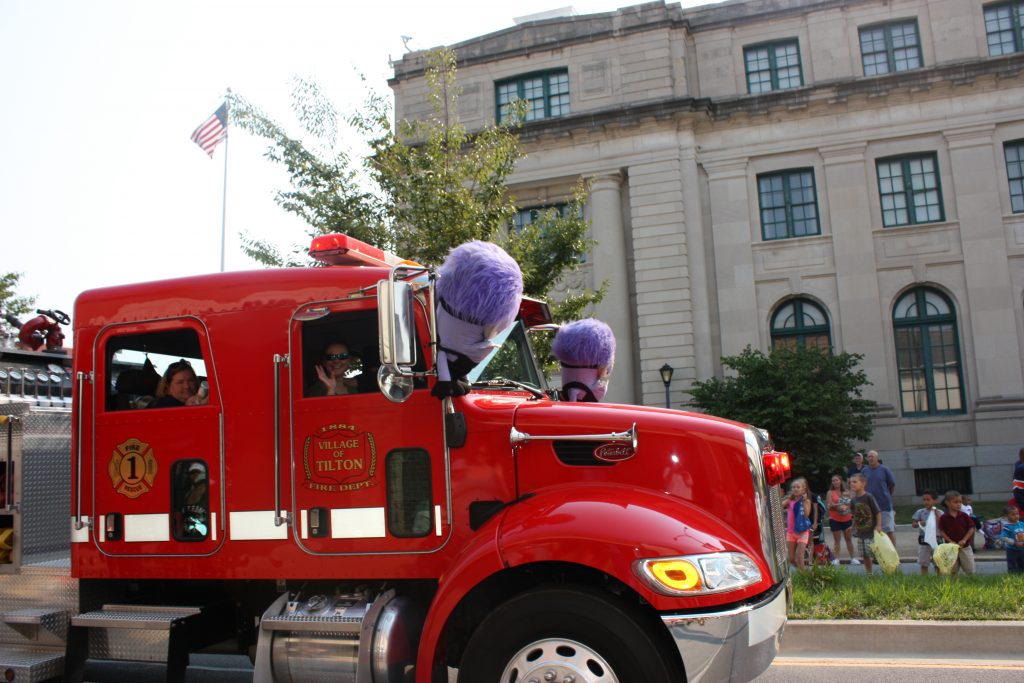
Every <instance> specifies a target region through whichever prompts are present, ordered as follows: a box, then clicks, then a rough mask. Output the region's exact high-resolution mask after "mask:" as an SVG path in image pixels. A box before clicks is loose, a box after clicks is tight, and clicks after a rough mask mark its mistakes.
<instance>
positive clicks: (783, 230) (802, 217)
mask: <svg viewBox="0 0 1024 683" xmlns="http://www.w3.org/2000/svg"><path fill="white" fill-rule="evenodd" d="M757 196H758V199H759V201H760V203H761V234H762V236H763V237H764V239H766V240H778V239H784V238H787V237H805V236H807V235H818V234H820V233H821V226H820V225H819V223H818V198H817V193H816V191H815V188H814V171H813V170H812V169H801V170H797V171H785V172H782V173H766V174H763V175H759V176H758V177H757Z"/></svg>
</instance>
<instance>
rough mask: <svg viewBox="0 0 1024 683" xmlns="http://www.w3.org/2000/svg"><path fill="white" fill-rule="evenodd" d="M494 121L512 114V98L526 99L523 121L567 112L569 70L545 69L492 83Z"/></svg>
mask: <svg viewBox="0 0 1024 683" xmlns="http://www.w3.org/2000/svg"><path fill="white" fill-rule="evenodd" d="M494 95H495V99H496V101H497V108H498V122H499V123H505V122H506V121H509V120H510V119H511V118H512V115H513V113H514V111H515V107H514V103H515V102H516V100H524V101H525V102H526V116H525V117H524V119H523V120H524V121H538V120H540V119H549V118H554V117H556V116H566V115H567V114H569V72H568V71H567V70H565V69H562V70H560V71H548V72H545V73H540V74H530V75H528V76H518V77H516V78H510V79H508V80H505V81H498V82H497V83H495V84H494Z"/></svg>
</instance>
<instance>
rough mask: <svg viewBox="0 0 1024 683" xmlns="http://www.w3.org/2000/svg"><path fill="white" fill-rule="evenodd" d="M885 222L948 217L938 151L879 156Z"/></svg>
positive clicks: (929, 220) (879, 190)
mask: <svg viewBox="0 0 1024 683" xmlns="http://www.w3.org/2000/svg"><path fill="white" fill-rule="evenodd" d="M878 192H879V195H880V196H881V200H882V224H883V225H884V226H885V227H887V228H891V227H893V226H897V225H916V224H918V223H934V222H936V221H941V220H944V219H945V213H944V212H943V209H942V188H941V187H940V185H939V163H938V160H937V159H936V156H935V155H934V154H924V155H921V156H912V157H899V158H890V159H879V160H878Z"/></svg>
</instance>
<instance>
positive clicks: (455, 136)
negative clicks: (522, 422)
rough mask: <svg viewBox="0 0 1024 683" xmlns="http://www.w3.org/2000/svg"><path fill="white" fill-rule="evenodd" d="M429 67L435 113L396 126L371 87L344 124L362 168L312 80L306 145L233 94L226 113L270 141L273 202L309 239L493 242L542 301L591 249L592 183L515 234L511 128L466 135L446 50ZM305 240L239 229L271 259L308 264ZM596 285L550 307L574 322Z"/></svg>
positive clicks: (405, 250)
mask: <svg viewBox="0 0 1024 683" xmlns="http://www.w3.org/2000/svg"><path fill="white" fill-rule="evenodd" d="M425 74H426V82H427V85H428V92H429V99H430V104H431V107H432V109H431V115H430V116H428V117H426V118H425V119H424V120H419V121H406V120H402V121H399V122H398V123H397V124H395V125H392V123H391V121H392V112H391V107H390V105H389V104H388V102H387V100H386V99H385V98H383V97H381V96H380V95H378V94H374V93H371V94H370V95H369V97H368V99H367V103H366V106H365V108H364V110H362V111H360V112H356V113H354V114H352V115H351V116H349V117H348V118H347V119H346V120H345V122H344V123H346V124H347V125H349V126H351V127H352V128H354V129H355V130H356V131H357V132H358V133H359V134H360V135H361V136H362V137H363V139H364V140H365V141H366V143H367V145H368V148H369V154H367V155H366V156H365V158H364V159H363V160H362V163H361V164H360V165H357V164H355V163H354V162H353V160H352V157H351V155H349V154H348V153H347V152H346V151H344V150H342V149H340V148H339V142H338V141H339V119H340V117H339V115H338V112H337V110H336V108H335V107H334V106H333V105H332V104H331V103H330V102H329V101H328V100H327V98H326V97H325V96H324V95H323V93H322V91H321V90H320V89H319V87H317V86H316V84H313V83H310V82H308V81H305V80H302V79H296V80H295V87H294V91H293V96H292V109H293V111H294V113H295V115H296V117H297V118H298V120H299V122H300V124H301V125H302V128H303V130H304V131H305V133H306V134H307V137H308V138H310V139H311V140H312V142H309V143H307V142H304V141H303V140H300V139H299V138H297V137H293V136H290V135H289V134H287V133H286V132H285V130H284V128H283V127H282V126H281V125H279V124H278V123H276V122H275V121H273V120H272V119H271V118H269V117H268V116H267V115H266V114H264V113H263V112H261V111H260V110H259V109H258V108H257V107H256V106H254V105H253V104H252V103H250V102H249V101H247V100H246V99H245V98H244V97H242V96H241V95H238V94H234V93H232V94H230V95H229V102H230V105H229V106H230V111H231V121H232V124H233V125H235V126H237V127H239V128H242V129H244V130H246V131H248V132H250V133H252V134H254V135H257V136H259V137H261V138H264V139H266V140H267V141H268V142H269V143H270V146H269V147H268V149H267V151H266V154H265V156H266V157H267V158H268V159H269V160H271V161H273V162H275V163H279V164H282V165H283V166H284V167H285V168H286V170H287V172H288V174H289V179H290V184H291V187H290V188H289V189H288V190H284V191H281V192H279V193H278V194H277V195H276V197H275V200H276V201H277V203H278V204H279V205H280V206H281V207H282V208H283V209H285V210H286V211H289V212H291V213H294V214H295V215H297V216H299V217H300V218H302V219H303V220H304V221H305V222H306V223H307V224H308V225H309V229H308V230H307V237H308V238H312V237H314V236H316V235H319V234H325V233H329V232H344V233H347V234H349V235H352V236H353V237H356V238H358V239H361V240H364V241H366V242H369V243H371V244H374V245H376V246H378V247H381V248H383V249H387V250H389V251H394V252H395V253H398V254H401V255H402V256H404V257H406V258H411V259H414V260H416V261H419V262H420V263H423V264H425V265H429V266H436V265H439V264H440V263H441V262H442V261H443V260H444V258H445V256H446V255H447V253H448V251H449V250H450V249H451V248H453V247H455V246H458V245H459V244H462V243H463V242H466V241H468V240H472V239H480V240H488V241H492V242H495V243H497V244H499V245H501V246H502V247H503V248H504V249H505V250H506V251H508V252H509V254H510V255H511V256H512V257H513V258H515V259H516V261H517V262H518V263H519V265H520V268H522V271H523V279H524V283H523V284H524V291H525V293H526V295H528V296H533V297H546V296H547V294H548V292H549V291H550V290H551V289H552V287H554V285H555V284H556V283H557V282H558V280H559V278H561V277H562V276H563V275H564V274H565V272H566V271H567V270H571V269H574V268H577V267H578V265H579V262H580V259H581V257H582V255H583V254H584V253H585V252H586V251H587V250H588V249H589V248H590V247H591V245H592V243H591V242H590V241H589V240H588V239H587V237H586V234H587V229H588V222H587V221H586V220H584V218H583V211H582V206H583V204H584V202H585V201H586V198H587V193H588V189H589V188H588V186H587V184H586V183H582V182H581V183H580V184H579V185H578V186H577V188H576V190H575V193H574V196H573V198H572V200H571V202H570V207H569V210H567V211H564V212H557V211H549V212H545V213H544V214H543V215H542V217H541V219H540V220H539V221H536V222H535V223H533V224H532V225H529V226H526V227H524V228H523V229H522V230H512V229H510V226H511V222H512V217H513V216H514V215H515V213H516V211H517V208H516V200H515V197H514V196H513V195H512V194H511V193H510V192H509V190H508V188H507V181H508V177H509V175H510V174H511V173H512V171H513V170H514V168H515V163H516V161H518V160H519V159H520V158H522V156H523V151H522V149H521V147H520V145H519V139H518V135H517V133H516V129H515V125H514V124H513V125H491V126H487V127H485V128H484V129H483V130H481V131H478V132H476V133H472V134H471V133H470V132H468V131H467V130H466V129H465V127H464V126H463V125H462V124H461V123H460V122H459V120H458V117H457V116H456V114H455V112H456V111H457V104H458V95H459V88H458V86H457V84H456V59H455V53H454V52H453V51H452V50H447V49H441V50H435V51H433V52H431V53H429V54H428V56H427V61H426V70H425ZM522 111H524V112H525V107H523V108H522ZM367 188H368V189H367ZM308 243H309V242H308V241H306V242H305V243H304V244H301V245H296V246H295V247H294V248H293V249H292V252H291V253H290V254H283V253H281V252H280V251H279V250H277V249H276V248H274V247H273V246H272V245H271V244H270V243H269V242H268V241H267V240H262V239H257V238H253V237H251V236H249V235H243V248H244V249H245V251H246V253H247V254H249V255H250V256H251V257H253V258H254V259H256V260H257V261H259V262H261V263H264V264H267V265H302V264H308V261H307V260H305V259H304V258H303V252H304V250H305V247H306V245H308ZM603 291H604V289H603V287H602V289H601V290H600V291H598V292H592V291H580V292H573V293H571V294H570V296H569V297H568V298H566V299H565V300H564V301H562V302H560V303H558V304H556V305H554V306H553V307H552V312H553V315H554V316H555V318H556V319H557V320H572V319H575V318H578V317H579V316H580V315H581V314H582V312H583V311H584V310H585V309H586V307H587V306H589V305H592V304H595V303H597V302H599V301H600V299H601V296H602V294H603ZM541 346H544V344H543V343H542V344H541Z"/></svg>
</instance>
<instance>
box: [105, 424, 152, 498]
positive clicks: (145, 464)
mask: <svg viewBox="0 0 1024 683" xmlns="http://www.w3.org/2000/svg"><path fill="white" fill-rule="evenodd" d="M107 473H108V474H110V481H111V482H113V485H114V489H115V490H116V491H117V492H118V493H120V494H121V495H122V496H128V497H129V498H138V497H139V496H141V495H142V494H143V493H146V492H147V491H149V489H150V488H152V487H153V480H155V479H156V456H154V455H153V449H152V448H150V447H149V444H148V443H142V442H141V441H139V440H138V439H128V440H127V441H125V442H124V443H123V444H120V445H118V446H117V448H115V449H114V453H113V454H112V455H111V456H110V464H109V465H107Z"/></svg>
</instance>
